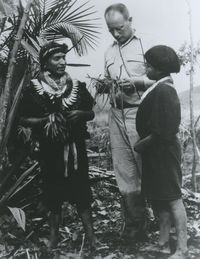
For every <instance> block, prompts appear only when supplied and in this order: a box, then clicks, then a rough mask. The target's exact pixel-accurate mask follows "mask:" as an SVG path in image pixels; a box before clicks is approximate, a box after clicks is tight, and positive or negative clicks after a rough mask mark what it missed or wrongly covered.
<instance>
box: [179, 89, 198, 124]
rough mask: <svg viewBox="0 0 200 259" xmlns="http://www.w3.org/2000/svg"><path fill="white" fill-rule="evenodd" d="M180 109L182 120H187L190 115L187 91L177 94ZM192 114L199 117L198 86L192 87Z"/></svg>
mask: <svg viewBox="0 0 200 259" xmlns="http://www.w3.org/2000/svg"><path fill="white" fill-rule="evenodd" d="M179 98H180V102H181V109H182V119H183V120H188V119H189V115H190V104H189V90H186V91H183V92H181V93H179ZM194 114H195V116H198V115H200V86H198V87H194Z"/></svg>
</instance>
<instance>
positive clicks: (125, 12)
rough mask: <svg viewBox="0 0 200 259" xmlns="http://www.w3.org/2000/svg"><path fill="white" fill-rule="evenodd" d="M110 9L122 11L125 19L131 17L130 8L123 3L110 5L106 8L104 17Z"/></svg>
mask: <svg viewBox="0 0 200 259" xmlns="http://www.w3.org/2000/svg"><path fill="white" fill-rule="evenodd" d="M110 11H117V12H119V13H121V14H122V15H123V17H124V18H125V19H128V18H129V17H130V15H129V11H128V8H127V7H126V6H125V5H124V4H122V3H118V4H113V5H110V6H108V7H107V8H106V10H105V13H104V17H106V15H107V14H108V13H109V12H110Z"/></svg>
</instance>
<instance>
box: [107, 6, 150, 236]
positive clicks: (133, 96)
mask: <svg viewBox="0 0 200 259" xmlns="http://www.w3.org/2000/svg"><path fill="white" fill-rule="evenodd" d="M105 20H106V23H107V26H108V29H109V32H110V33H111V34H112V36H113V37H114V38H115V40H116V41H114V43H113V44H112V45H111V46H110V47H109V48H108V50H107V51H106V53H105V76H106V78H108V79H112V81H113V82H112V83H111V84H110V86H109V87H106V89H104V91H105V92H109V93H110V99H111V101H110V103H111V109H110V113H109V128H110V138H111V148H112V159H113V166H114V171H115V175H116V180H117V183H118V186H119V190H120V192H121V195H122V212H123V214H124V228H123V232H122V234H123V236H124V237H127V238H129V239H130V238H132V239H134V240H137V239H138V238H140V237H141V234H142V235H143V233H144V228H145V223H144V222H145V203H144V199H143V198H142V196H141V174H140V171H141V170H140V165H141V164H140V157H139V156H138V155H137V154H136V153H135V151H134V144H135V142H136V141H137V140H138V134H137V132H136V127H135V117H136V112H137V109H138V106H139V103H140V95H141V91H145V90H146V88H148V87H149V86H150V85H151V84H152V81H151V80H149V79H148V78H147V77H146V76H145V66H144V57H143V49H142V43H141V40H140V39H139V38H137V37H136V36H135V31H134V30H133V28H132V26H131V25H132V17H130V15H129V11H128V9H127V7H126V6H125V5H124V4H121V3H119V4H114V5H111V6H109V7H108V8H107V9H106V11H105Z"/></svg>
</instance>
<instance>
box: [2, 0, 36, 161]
mask: <svg viewBox="0 0 200 259" xmlns="http://www.w3.org/2000/svg"><path fill="white" fill-rule="evenodd" d="M33 1H34V0H29V1H28V3H27V5H26V8H25V9H24V14H23V16H22V19H21V23H20V26H19V29H18V32H17V35H16V37H15V42H14V45H13V49H12V51H11V55H10V60H9V65H8V72H7V76H6V82H5V87H4V89H3V92H2V96H1V103H0V145H2V140H3V134H4V129H5V126H6V119H7V113H8V104H9V101H10V97H11V85H12V79H13V73H14V67H15V64H16V56H17V52H18V49H19V46H20V42H21V39H22V36H23V32H24V28H25V25H26V21H27V19H28V13H29V11H30V8H31V5H32V3H33ZM3 153H4V150H3V152H2V151H1V153H0V165H1V164H2V163H1V162H2V159H3Z"/></svg>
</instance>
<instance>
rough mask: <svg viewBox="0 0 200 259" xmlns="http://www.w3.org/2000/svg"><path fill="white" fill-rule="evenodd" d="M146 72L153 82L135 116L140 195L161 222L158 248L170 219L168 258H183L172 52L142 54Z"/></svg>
mask: <svg viewBox="0 0 200 259" xmlns="http://www.w3.org/2000/svg"><path fill="white" fill-rule="evenodd" d="M145 59H146V61H147V64H146V73H147V76H148V78H149V79H152V80H156V83H155V84H154V85H153V86H151V87H150V88H149V89H148V90H147V91H146V92H145V93H144V95H143V97H142V102H141V104H140V106H139V109H138V112H137V117H136V128H137V131H138V133H139V136H140V140H139V141H138V142H137V143H136V144H135V150H136V151H137V152H139V153H141V155H142V192H143V194H144V195H145V197H146V198H147V199H148V200H149V201H151V203H152V205H153V206H154V208H155V210H157V211H158V215H159V219H160V236H159V246H160V248H162V247H166V245H167V244H168V241H169V233H170V227H171V219H173V223H174V225H175V228H176V233H177V247H176V252H175V254H173V255H172V256H170V257H169V258H170V259H182V258H185V254H186V252H187V216H186V211H185V208H184V205H183V201H182V198H181V180H182V172H181V167H180V163H181V149H180V145H179V141H178V139H177V136H176V134H177V133H178V131H179V124H180V120H181V115H180V103H179V99H178V96H177V93H176V90H175V88H174V86H173V81H172V78H171V77H170V73H178V72H179V71H180V64H179V59H178V57H177V55H176V53H175V51H174V50H173V49H171V48H170V47H167V46H163V45H159V46H155V47H153V48H151V49H149V50H148V51H147V52H146V53H145Z"/></svg>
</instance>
